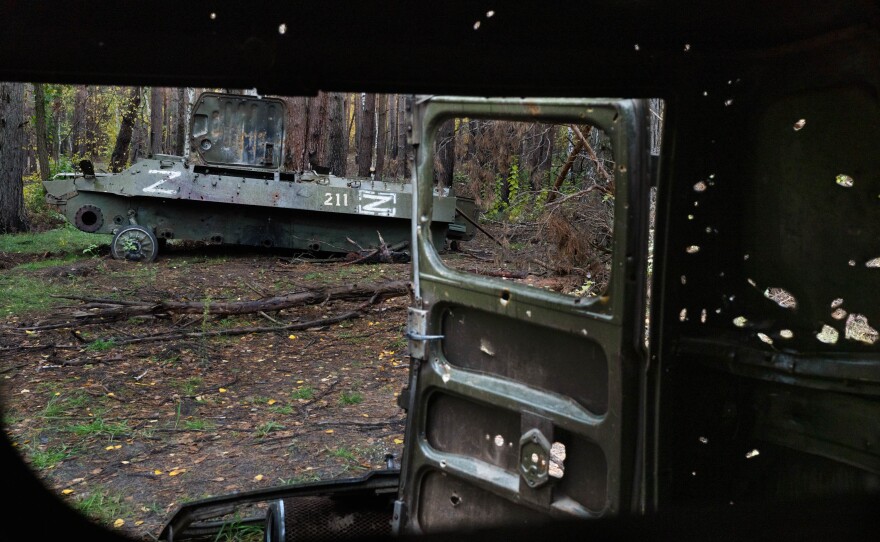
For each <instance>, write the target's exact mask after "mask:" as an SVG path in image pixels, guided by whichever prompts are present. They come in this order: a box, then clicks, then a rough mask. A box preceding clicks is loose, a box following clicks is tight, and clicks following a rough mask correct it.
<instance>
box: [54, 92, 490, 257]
mask: <svg viewBox="0 0 880 542" xmlns="http://www.w3.org/2000/svg"><path fill="white" fill-rule="evenodd" d="M284 119H285V104H284V102H283V101H281V100H278V99H272V98H262V97H256V96H242V95H231V94H220V93H204V94H202V95H201V96H199V98H198V100H197V101H196V103H195V104H194V107H193V115H192V118H191V122H190V129H191V131H190V134H191V135H190V138H189V141H190V149H191V150H192V151H193V152H192V153H191V155H190V156H189V157H181V156H172V155H161V154H157V155H153V156H150V157H148V158H146V159H143V160H140V161H138V162H136V163H135V164H133V165H132V166H131V167H129V168H128V169H125V170H124V171H122V172H120V173H118V174H113V175H95V174H93V173H90V170H89V166H90V164H84V167H83V168H82V170H83V173H82V174H80V175H76V176H73V177H66V178H59V179H53V180H51V181H48V182H46V183H45V187H46V192H47V196H46V198H47V202H48V203H49V204H50V205H52V206H54V207H55V208H56V209H58V210H59V211H60V212H61V213H62V214H64V216H65V217H66V218H67V219H68V220H69V221H70V222H71V223H73V224H74V225H75V226H76V227H77V228H79V229H80V230H82V231H85V232H89V233H103V234H113V236H114V237H113V240H112V241H111V253H112V254H113V256H114V257H117V258H121V259H130V260H140V261H152V260H153V259H155V257H156V254H157V253H158V249H159V247H160V246H161V244H162V243H163V242H164V241H165V240H168V239H187V240H197V241H205V242H208V243H213V244H237V245H250V246H263V247H283V248H291V249H299V250H311V251H321V252H335V253H345V252H350V251H352V250H355V249H357V248H358V246H360V247H370V246H376V245H377V244H378V243H379V242H380V239H381V240H383V241H384V242H385V243H386V244H387V245H388V246H392V247H393V246H397V247H402V246H404V245H406V244H408V242H409V241H410V237H411V233H410V218H411V216H412V203H413V202H412V187H411V185H410V184H405V183H399V182H391V181H383V180H376V179H370V178H355V177H352V178H348V177H337V176H335V175H333V174H332V173H317V172H315V171H285V170H283V169H282V167H281V165H282V157H283V152H284V133H285V131H284V128H285V127H284ZM434 199H435V205H434V211H433V215H432V217H431V219H432V220H431V224H432V226H431V234H432V238H433V240H434V242H435V243H436V244H437V245H438V246H442V245H443V244H444V242H445V240H446V239H447V238H449V239H456V240H457V239H469V238H470V237H472V236H473V230H472V226H471V224H470V222H469V221H467V220H466V219H464V218H463V217H461V213H466V214H468V215H471V217H474V213H475V206H474V204H473V202H472V201H470V200H467V199H462V198H456V197H455V196H454V194H453V192H452V190H451V189H442V190H440V189H435V190H434ZM474 218H475V217H474Z"/></svg>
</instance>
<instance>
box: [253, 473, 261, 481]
mask: <svg viewBox="0 0 880 542" xmlns="http://www.w3.org/2000/svg"><path fill="white" fill-rule="evenodd" d="M262 479H263V475H262V474H258V475H256V476H254V481H255V482H259V481H260V480H262Z"/></svg>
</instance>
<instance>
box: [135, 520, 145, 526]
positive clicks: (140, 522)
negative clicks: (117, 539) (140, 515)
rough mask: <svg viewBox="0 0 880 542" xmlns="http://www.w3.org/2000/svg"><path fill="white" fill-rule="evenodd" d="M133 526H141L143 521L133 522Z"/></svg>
mask: <svg viewBox="0 0 880 542" xmlns="http://www.w3.org/2000/svg"><path fill="white" fill-rule="evenodd" d="M134 524H135V525H138V526H140V525H143V524H144V520H142V519H139V520H137V521H135V522H134Z"/></svg>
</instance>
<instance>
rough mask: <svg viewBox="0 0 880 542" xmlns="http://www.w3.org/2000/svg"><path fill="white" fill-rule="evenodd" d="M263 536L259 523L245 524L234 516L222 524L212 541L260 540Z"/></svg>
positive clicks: (251, 541)
mask: <svg viewBox="0 0 880 542" xmlns="http://www.w3.org/2000/svg"><path fill="white" fill-rule="evenodd" d="M263 538H264V533H263V527H262V526H261V525H253V524H245V523H243V522H242V521H241V519H239V518H235V519H233V520H231V521H228V522H226V523H224V524H223V526H222V527H221V528H220V531H219V532H218V533H217V535H216V536H214V540H213V542H261V541H262V540H263Z"/></svg>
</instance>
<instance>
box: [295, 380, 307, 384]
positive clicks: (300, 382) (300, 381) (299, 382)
mask: <svg viewBox="0 0 880 542" xmlns="http://www.w3.org/2000/svg"><path fill="white" fill-rule="evenodd" d="M303 382H305V381H304V380H297V381H296V383H297V384H302V383H303Z"/></svg>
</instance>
